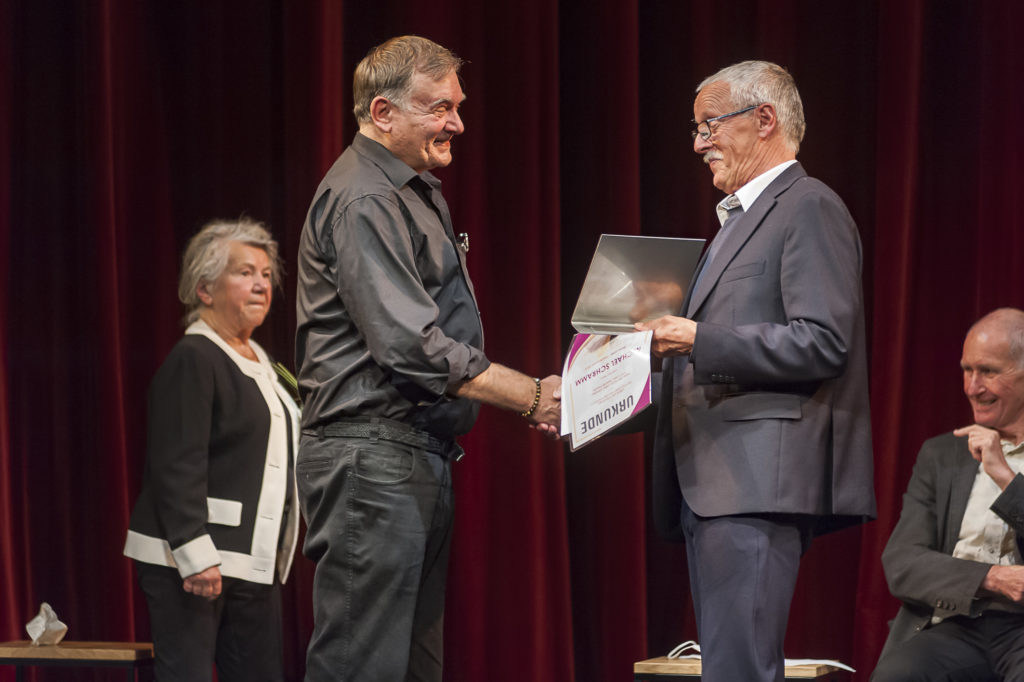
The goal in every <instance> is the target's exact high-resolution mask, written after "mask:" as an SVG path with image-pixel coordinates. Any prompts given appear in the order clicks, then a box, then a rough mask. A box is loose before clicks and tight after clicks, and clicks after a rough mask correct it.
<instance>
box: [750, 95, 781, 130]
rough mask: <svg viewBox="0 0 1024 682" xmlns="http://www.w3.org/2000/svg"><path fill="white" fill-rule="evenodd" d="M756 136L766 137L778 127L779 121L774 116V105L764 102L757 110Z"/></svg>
mask: <svg viewBox="0 0 1024 682" xmlns="http://www.w3.org/2000/svg"><path fill="white" fill-rule="evenodd" d="M755 114H756V115H757V134H758V135H759V136H760V137H768V136H769V135H771V134H772V131H774V130H775V128H777V127H778V125H779V119H778V117H776V115H775V105H773V104H771V103H769V102H765V103H764V104H762V105H761V106H759V107H758V108H757V111H756V112H755Z"/></svg>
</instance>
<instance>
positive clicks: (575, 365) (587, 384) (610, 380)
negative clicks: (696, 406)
mask: <svg viewBox="0 0 1024 682" xmlns="http://www.w3.org/2000/svg"><path fill="white" fill-rule="evenodd" d="M651 337H652V332H649V331H646V332H634V333H632V334H620V335H617V336H609V335H606V334H576V335H575V336H574V337H573V339H572V344H571V345H570V347H569V353H568V354H567V355H566V358H565V366H564V367H563V369H562V429H561V432H562V435H566V434H568V435H569V436H570V446H571V448H572V450H574V451H575V450H577V449H579V448H581V447H583V446H584V445H586V444H587V443H589V442H590V441H592V440H594V439H595V438H598V437H599V436H601V435H603V434H605V433H607V432H608V431H610V430H612V429H614V428H615V427H616V426H619V425H620V424H622V423H624V422H626V421H628V420H629V419H631V418H632V417H634V416H636V415H638V414H640V413H641V412H642V411H643V410H644V409H646V408H647V407H649V406H650V405H651Z"/></svg>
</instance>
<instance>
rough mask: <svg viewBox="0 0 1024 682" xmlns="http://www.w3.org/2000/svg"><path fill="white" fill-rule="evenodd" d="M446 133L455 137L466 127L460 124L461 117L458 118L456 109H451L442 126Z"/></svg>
mask: <svg viewBox="0 0 1024 682" xmlns="http://www.w3.org/2000/svg"><path fill="white" fill-rule="evenodd" d="M444 127H445V128H446V129H447V130H448V132H450V133H453V134H455V135H461V134H462V131H464V130H465V129H466V126H464V125H463V124H462V117H461V116H459V111H458V109H452V110H451V112H450V113H449V114H448V122H447V123H446V124H445V126H444Z"/></svg>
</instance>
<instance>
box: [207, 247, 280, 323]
mask: <svg viewBox="0 0 1024 682" xmlns="http://www.w3.org/2000/svg"><path fill="white" fill-rule="evenodd" d="M271 278H272V272H271V267H270V258H269V257H268V256H267V252H266V251H264V250H263V249H261V248H258V247H255V246H249V245H248V244H243V243H242V242H231V246H230V251H229V253H228V264H227V266H226V267H225V268H224V272H223V273H221V276H220V277H219V278H218V279H217V281H215V282H213V283H212V284H201V285H200V286H199V290H198V294H199V299H200V300H201V301H202V302H203V305H204V309H203V310H202V312H201V313H200V315H201V316H202V317H203V319H205V320H206V321H207V322H208V323H209V324H210V326H212V327H213V328H214V329H216V330H218V331H222V330H223V331H224V332H226V333H228V334H230V335H232V336H239V337H243V338H248V336H249V335H250V334H252V331H253V330H254V329H255V328H256V327H258V326H260V325H261V324H263V320H264V318H266V316H267V313H268V312H270V302H271V299H272V291H273V289H272V286H271V284H272V279H271Z"/></svg>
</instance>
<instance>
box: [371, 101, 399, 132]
mask: <svg viewBox="0 0 1024 682" xmlns="http://www.w3.org/2000/svg"><path fill="white" fill-rule="evenodd" d="M394 113H395V105H394V104H392V103H391V102H390V101H389V100H387V99H385V98H384V97H381V96H380V95H378V96H377V97H374V98H373V101H372V102H370V120H371V121H373V125H375V126H376V127H377V129H378V130H379V131H380V132H382V133H390V132H391V126H392V121H391V119H392V117H393V116H394Z"/></svg>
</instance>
